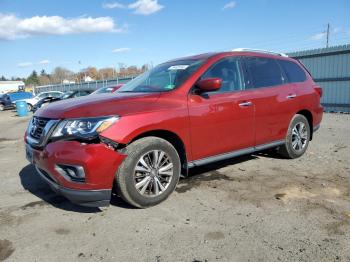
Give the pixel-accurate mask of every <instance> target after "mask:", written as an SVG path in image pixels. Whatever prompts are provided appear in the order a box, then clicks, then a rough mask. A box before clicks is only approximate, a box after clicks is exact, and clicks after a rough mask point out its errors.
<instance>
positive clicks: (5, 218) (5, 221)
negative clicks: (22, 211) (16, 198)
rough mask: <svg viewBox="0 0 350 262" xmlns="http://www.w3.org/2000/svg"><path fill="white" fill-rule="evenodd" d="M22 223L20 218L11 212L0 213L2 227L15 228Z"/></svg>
mask: <svg viewBox="0 0 350 262" xmlns="http://www.w3.org/2000/svg"><path fill="white" fill-rule="evenodd" d="M19 223H20V218H19V217H17V216H14V215H12V214H10V213H9V212H0V226H13V225H18V224H19Z"/></svg>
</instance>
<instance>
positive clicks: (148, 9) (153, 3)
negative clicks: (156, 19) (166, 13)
mask: <svg viewBox="0 0 350 262" xmlns="http://www.w3.org/2000/svg"><path fill="white" fill-rule="evenodd" d="M102 7H103V8H106V9H114V8H120V9H124V8H127V9H131V10H134V13H135V14H138V15H150V14H154V13H156V12H158V11H160V10H162V9H163V8H164V6H163V5H160V4H159V3H158V0H137V1H136V2H134V3H131V4H129V5H124V4H121V3H119V2H110V3H104V4H102Z"/></svg>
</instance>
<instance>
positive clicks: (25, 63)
mask: <svg viewBox="0 0 350 262" xmlns="http://www.w3.org/2000/svg"><path fill="white" fill-rule="evenodd" d="M32 65H33V63H32V62H22V63H18V65H17V66H18V67H29V66H32Z"/></svg>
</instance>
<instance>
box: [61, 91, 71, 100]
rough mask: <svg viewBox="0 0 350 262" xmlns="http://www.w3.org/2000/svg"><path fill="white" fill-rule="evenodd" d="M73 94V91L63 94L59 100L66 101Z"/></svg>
mask: <svg viewBox="0 0 350 262" xmlns="http://www.w3.org/2000/svg"><path fill="white" fill-rule="evenodd" d="M73 93H74V91H68V92H66V93H64V94H63V95H62V96H61V97H60V98H61V99H67V98H69V97H70V96H71V95H72V94H73Z"/></svg>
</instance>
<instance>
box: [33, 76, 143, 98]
mask: <svg viewBox="0 0 350 262" xmlns="http://www.w3.org/2000/svg"><path fill="white" fill-rule="evenodd" d="M135 77H136V76H132V77H123V78H116V79H109V80H99V81H91V82H82V83H71V84H57V85H47V86H37V87H35V88H34V93H35V94H39V93H41V92H47V91H61V92H67V91H75V90H97V89H99V88H101V87H107V86H116V85H119V84H125V83H127V82H129V81H130V80H131V79H133V78H135Z"/></svg>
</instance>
